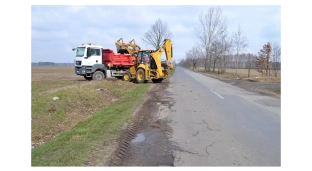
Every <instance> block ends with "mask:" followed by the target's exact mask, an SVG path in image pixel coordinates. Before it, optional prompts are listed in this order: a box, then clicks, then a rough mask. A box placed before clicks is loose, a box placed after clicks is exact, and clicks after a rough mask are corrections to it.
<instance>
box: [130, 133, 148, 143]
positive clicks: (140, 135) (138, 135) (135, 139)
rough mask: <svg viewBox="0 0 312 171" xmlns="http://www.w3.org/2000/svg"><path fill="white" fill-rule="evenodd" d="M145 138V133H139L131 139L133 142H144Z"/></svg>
mask: <svg viewBox="0 0 312 171" xmlns="http://www.w3.org/2000/svg"><path fill="white" fill-rule="evenodd" d="M144 140H145V136H144V134H137V136H136V137H135V138H134V139H133V140H132V141H131V142H132V143H135V142H142V141H144Z"/></svg>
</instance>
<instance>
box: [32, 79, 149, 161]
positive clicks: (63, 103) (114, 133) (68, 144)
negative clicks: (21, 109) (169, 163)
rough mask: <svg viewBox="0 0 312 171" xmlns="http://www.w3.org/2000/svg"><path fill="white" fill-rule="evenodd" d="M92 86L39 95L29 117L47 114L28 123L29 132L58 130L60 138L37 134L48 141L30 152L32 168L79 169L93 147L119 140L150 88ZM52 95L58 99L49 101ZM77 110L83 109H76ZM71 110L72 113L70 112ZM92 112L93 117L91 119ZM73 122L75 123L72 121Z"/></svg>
mask: <svg viewBox="0 0 312 171" xmlns="http://www.w3.org/2000/svg"><path fill="white" fill-rule="evenodd" d="M93 83H94V84H90V85H88V86H86V87H87V89H86V87H84V89H79V88H72V89H68V90H61V91H58V92H55V94H53V93H52V94H49V95H40V97H39V98H41V99H39V100H38V101H36V103H34V104H38V105H35V106H34V107H33V106H32V119H33V115H34V116H37V117H39V118H40V116H42V115H46V113H42V112H43V111H50V112H51V113H50V114H48V116H46V117H42V118H41V119H39V121H37V122H36V123H33V122H32V131H33V129H34V131H38V132H40V130H45V128H46V130H50V131H51V133H52V132H53V133H54V134H55V132H57V131H56V130H55V129H59V132H60V134H59V135H55V136H52V135H53V134H51V133H49V132H44V131H42V132H40V133H41V134H43V135H44V134H48V135H49V138H48V139H47V142H45V143H43V144H41V145H40V146H38V147H36V148H34V149H32V152H31V163H32V164H31V165H32V166H79V165H81V163H82V161H83V160H84V159H85V158H86V157H87V156H88V155H89V154H90V153H91V152H92V151H93V150H95V149H96V148H97V147H99V146H101V145H103V144H105V143H109V142H111V141H112V140H113V139H115V138H117V137H119V135H120V133H121V131H122V127H123V126H124V124H125V123H126V122H128V121H129V119H131V113H132V112H133V110H134V109H135V106H138V105H139V104H140V102H142V101H143V94H144V92H146V91H147V89H148V88H149V86H150V85H151V84H133V83H129V82H122V81H120V80H118V81H100V82H96V81H93ZM54 95H56V96H59V97H60V100H59V101H55V102H54V101H51V100H50V99H51V97H52V96H54ZM34 97H36V95H34ZM37 97H38V94H37ZM113 99H115V100H113ZM32 100H34V99H33V97H32ZM40 101H41V102H42V103H39V102H40ZM46 102H49V103H46ZM51 106H54V107H51ZM79 106H84V108H80V109H77V107H78V108H79ZM49 109H51V110H49ZM74 109H76V110H74ZM72 110H73V111H74V112H70V111H72ZM93 112H95V113H94V114H93V115H92V113H93ZM68 113H73V116H72V117H70V116H68ZM85 114H87V115H88V116H85ZM73 118H78V119H76V121H73V120H75V119H73ZM37 119H38V118H37ZM35 120H36V118H35ZM34 125H37V126H34ZM70 125H71V126H70ZM62 126H64V129H60V128H62ZM65 127H66V129H65ZM41 134H39V133H38V135H41ZM32 135H33V132H32ZM32 138H33V137H32Z"/></svg>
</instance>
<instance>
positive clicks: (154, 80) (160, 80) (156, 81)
mask: <svg viewBox="0 0 312 171" xmlns="http://www.w3.org/2000/svg"><path fill="white" fill-rule="evenodd" d="M162 80H163V79H161V78H160V79H152V82H153V83H161V82H162Z"/></svg>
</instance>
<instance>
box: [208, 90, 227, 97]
mask: <svg viewBox="0 0 312 171" xmlns="http://www.w3.org/2000/svg"><path fill="white" fill-rule="evenodd" d="M211 91H212V92H213V93H214V94H216V95H217V96H219V97H220V98H221V99H224V98H223V97H222V96H220V95H219V94H218V93H216V92H215V91H213V90H211Z"/></svg>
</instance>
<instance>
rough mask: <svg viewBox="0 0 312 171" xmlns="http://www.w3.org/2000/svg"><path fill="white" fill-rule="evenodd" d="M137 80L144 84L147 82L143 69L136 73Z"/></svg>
mask: <svg viewBox="0 0 312 171" xmlns="http://www.w3.org/2000/svg"><path fill="white" fill-rule="evenodd" d="M136 80H137V82H138V83H139V84H140V83H144V81H145V73H144V70H143V69H142V68H140V69H138V70H137V72H136Z"/></svg>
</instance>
